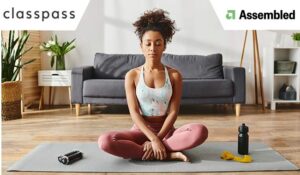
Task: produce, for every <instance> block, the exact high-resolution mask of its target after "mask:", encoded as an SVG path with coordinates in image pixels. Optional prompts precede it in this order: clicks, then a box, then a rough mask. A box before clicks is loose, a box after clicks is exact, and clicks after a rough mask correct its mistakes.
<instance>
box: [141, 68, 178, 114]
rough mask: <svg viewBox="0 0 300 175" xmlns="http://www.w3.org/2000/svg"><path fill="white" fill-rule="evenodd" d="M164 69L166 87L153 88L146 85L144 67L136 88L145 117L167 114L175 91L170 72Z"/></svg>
mask: <svg viewBox="0 0 300 175" xmlns="http://www.w3.org/2000/svg"><path fill="white" fill-rule="evenodd" d="M164 69H165V83H164V86H163V87H160V88H151V87H149V86H147V85H146V84H145V80H144V66H142V69H141V74H140V77H139V81H138V85H137V87H136V96H137V99H138V101H139V104H140V110H141V112H142V115H143V116H147V117H151V116H163V115H166V113H167V110H168V107H169V102H170V99H171V97H172V93H173V90H172V85H171V81H170V77H169V74H168V70H167V68H166V67H165V66H164Z"/></svg>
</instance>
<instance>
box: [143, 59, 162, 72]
mask: <svg viewBox="0 0 300 175" xmlns="http://www.w3.org/2000/svg"><path fill="white" fill-rule="evenodd" d="M144 69H145V70H146V71H147V72H152V71H160V70H163V69H164V65H163V64H162V63H161V62H157V63H156V62H150V61H146V62H145V64H144Z"/></svg>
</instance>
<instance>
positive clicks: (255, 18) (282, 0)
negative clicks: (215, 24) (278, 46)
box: [210, 0, 300, 30]
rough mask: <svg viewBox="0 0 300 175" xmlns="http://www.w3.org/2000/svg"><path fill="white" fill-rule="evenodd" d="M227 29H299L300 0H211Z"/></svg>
mask: <svg viewBox="0 0 300 175" xmlns="http://www.w3.org/2000/svg"><path fill="white" fill-rule="evenodd" d="M210 2H211V4H212V6H213V8H214V10H215V12H216V14H217V16H218V18H219V20H220V22H221V24H222V26H223V28H224V29H225V30H270V29H272V30H299V29H300V5H299V0H210Z"/></svg>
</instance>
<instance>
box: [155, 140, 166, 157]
mask: <svg viewBox="0 0 300 175" xmlns="http://www.w3.org/2000/svg"><path fill="white" fill-rule="evenodd" d="M151 143H152V149H153V153H154V157H155V158H156V159H157V160H164V159H166V158H167V151H166V148H165V146H164V145H163V144H162V142H161V141H160V140H159V139H156V140H153V141H152V142H151Z"/></svg>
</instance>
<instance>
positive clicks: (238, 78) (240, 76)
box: [223, 66, 246, 104]
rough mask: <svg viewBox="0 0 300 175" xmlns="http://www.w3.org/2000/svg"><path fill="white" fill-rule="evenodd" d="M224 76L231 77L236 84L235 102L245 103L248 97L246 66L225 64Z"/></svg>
mask: <svg viewBox="0 0 300 175" xmlns="http://www.w3.org/2000/svg"><path fill="white" fill-rule="evenodd" d="M223 72H224V78H225V79H230V80H231V81H232V82H233V84H234V96H233V103H242V104H243V103H245V99H246V81H245V68H243V67H233V66H223Z"/></svg>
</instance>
